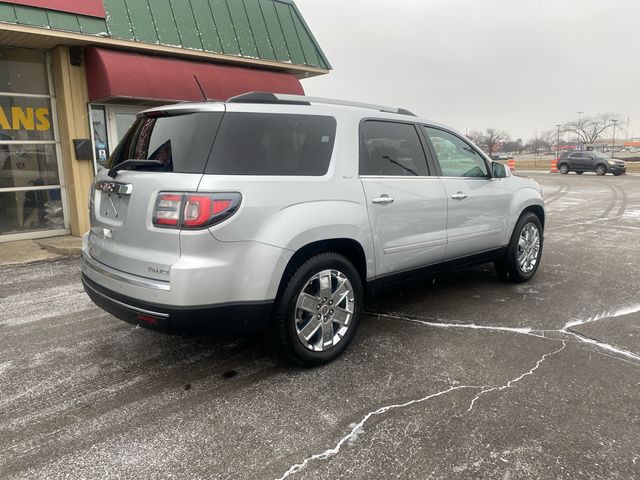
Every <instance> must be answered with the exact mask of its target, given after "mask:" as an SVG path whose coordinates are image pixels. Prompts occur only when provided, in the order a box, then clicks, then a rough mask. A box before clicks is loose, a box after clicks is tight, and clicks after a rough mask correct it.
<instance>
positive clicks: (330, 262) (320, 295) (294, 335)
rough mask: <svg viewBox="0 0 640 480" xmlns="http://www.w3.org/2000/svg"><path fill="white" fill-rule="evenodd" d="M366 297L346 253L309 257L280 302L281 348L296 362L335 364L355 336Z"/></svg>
mask: <svg viewBox="0 0 640 480" xmlns="http://www.w3.org/2000/svg"><path fill="white" fill-rule="evenodd" d="M363 300H364V289H363V286H362V279H361V278H360V274H359V273H358V271H357V270H356V269H355V267H354V266H353V264H352V263H351V262H350V261H349V260H348V259H347V258H346V257H344V256H342V255H340V254H337V253H334V252H326V253H320V254H318V255H315V256H313V257H311V258H309V259H308V260H307V261H306V262H304V263H303V264H302V265H301V266H299V267H298V269H297V270H296V271H295V272H294V274H293V275H292V276H291V278H290V279H289V280H288V281H287V283H286V285H285V286H284V289H283V290H282V293H281V294H280V295H279V297H278V299H277V300H276V305H275V309H274V316H273V322H272V327H271V328H272V337H273V340H274V344H275V347H276V349H277V350H278V351H279V352H280V353H281V354H283V356H284V357H285V359H286V360H287V361H288V362H289V363H291V364H293V365H297V366H309V367H310V366H315V365H321V364H323V363H327V362H330V361H331V360H333V359H335V358H336V357H338V356H339V355H340V354H342V352H344V350H345V349H346V348H347V347H348V346H349V344H350V343H351V340H353V337H354V335H355V333H356V330H357V328H358V324H359V322H360V315H361V312H362V308H363Z"/></svg>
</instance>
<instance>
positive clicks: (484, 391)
mask: <svg viewBox="0 0 640 480" xmlns="http://www.w3.org/2000/svg"><path fill="white" fill-rule="evenodd" d="M561 342H562V346H561V347H560V348H558V349H557V350H554V351H553V352H549V353H545V354H544V355H543V356H542V357H540V359H539V360H538V361H537V362H536V364H535V365H534V367H533V368H532V369H531V370H529V371H528V372H525V373H523V374H522V375H519V376H517V377H516V378H513V379H511V380H509V381H508V382H507V383H505V384H504V385H501V386H498V387H489V388H487V387H485V388H483V389H482V390H481V391H480V392H478V394H477V395H476V396H475V397H474V398H473V399H472V400H471V403H470V404H469V408H468V409H467V411H466V412H465V413H469V412H471V411H472V410H473V407H474V405H475V404H476V402H477V401H478V400H479V399H480V397H482V396H483V395H486V394H487V393H490V392H500V391H503V390H506V389H508V388H511V387H512V386H513V385H514V384H516V383H518V382H519V381H520V380H522V379H523V378H525V377H528V376H530V375H533V374H534V373H535V371H536V370H538V368H540V365H542V364H543V363H544V361H545V360H546V359H547V358H548V357H551V356H553V355H557V354H558V353H560V352H561V351H562V350H564V349H565V348H566V347H567V343H566V342H565V341H564V340H561Z"/></svg>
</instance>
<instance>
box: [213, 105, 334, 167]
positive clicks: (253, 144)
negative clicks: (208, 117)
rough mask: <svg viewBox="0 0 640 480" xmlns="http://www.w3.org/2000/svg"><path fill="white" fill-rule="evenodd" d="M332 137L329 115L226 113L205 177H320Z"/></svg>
mask: <svg viewBox="0 0 640 480" xmlns="http://www.w3.org/2000/svg"><path fill="white" fill-rule="evenodd" d="M335 136H336V120H335V118H333V117H327V116H319V115H289V114H273V113H233V112H231V113H227V114H225V116H224V118H223V120H222V124H221V125H220V130H219V132H218V136H217V137H216V141H215V145H214V146H213V150H212V152H211V156H210V158H209V162H208V163H207V167H206V173H208V174H214V175H300V176H322V175H325V174H326V173H327V171H328V169H329V163H330V161H331V155H332V153H333V145H334V143H335Z"/></svg>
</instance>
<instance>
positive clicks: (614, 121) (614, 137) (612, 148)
mask: <svg viewBox="0 0 640 480" xmlns="http://www.w3.org/2000/svg"><path fill="white" fill-rule="evenodd" d="M612 122H613V145H612V146H611V158H613V152H615V150H616V123H618V120H617V119H616V118H614V119H613V120H612Z"/></svg>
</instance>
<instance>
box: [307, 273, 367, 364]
mask: <svg viewBox="0 0 640 480" xmlns="http://www.w3.org/2000/svg"><path fill="white" fill-rule="evenodd" d="M354 305H355V303H354V292H353V286H352V285H351V282H350V281H349V279H348V278H347V276H346V275H344V274H343V273H341V272H339V271H338V270H323V271H321V272H319V273H316V274H315V275H314V276H313V277H311V278H310V279H309V280H308V281H307V282H306V283H305V287H304V288H303V289H302V291H301V292H300V295H298V299H297V301H296V310H295V327H296V333H297V334H298V339H299V340H300V342H301V343H302V345H304V346H305V347H306V348H308V349H309V350H311V351H314V352H323V351H325V350H328V349H330V348H331V347H334V346H335V345H337V344H338V343H339V342H340V340H342V338H344V336H345V335H346V333H347V330H348V329H349V327H350V325H351V319H352V318H353V311H354Z"/></svg>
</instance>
